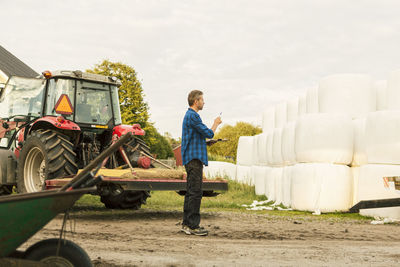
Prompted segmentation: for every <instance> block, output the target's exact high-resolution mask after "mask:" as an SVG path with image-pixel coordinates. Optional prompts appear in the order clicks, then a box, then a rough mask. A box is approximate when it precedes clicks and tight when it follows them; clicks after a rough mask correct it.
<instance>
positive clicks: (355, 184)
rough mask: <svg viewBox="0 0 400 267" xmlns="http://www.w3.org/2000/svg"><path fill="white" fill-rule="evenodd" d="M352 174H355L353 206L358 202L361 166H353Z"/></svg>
mask: <svg viewBox="0 0 400 267" xmlns="http://www.w3.org/2000/svg"><path fill="white" fill-rule="evenodd" d="M351 174H352V175H353V203H352V205H351V206H354V205H355V204H357V203H358V202H359V201H360V200H359V199H358V182H359V180H360V167H351Z"/></svg>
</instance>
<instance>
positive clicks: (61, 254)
mask: <svg viewBox="0 0 400 267" xmlns="http://www.w3.org/2000/svg"><path fill="white" fill-rule="evenodd" d="M59 242H60V248H59V251H58V255H57V250H58V245H59ZM24 258H25V259H27V260H32V261H40V262H42V263H45V264H48V265H49V266H71V267H76V266H78V267H89V266H92V262H91V260H90V258H89V256H88V255H87V253H86V252H85V251H84V250H83V249H82V248H81V247H80V246H78V245H77V244H75V243H74V242H72V241H69V240H61V241H60V240H59V239H57V238H52V239H46V240H42V241H40V242H38V243H35V244H34V245H32V246H31V247H29V248H28V249H27V250H26V252H25V254H24Z"/></svg>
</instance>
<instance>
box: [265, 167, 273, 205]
mask: <svg viewBox="0 0 400 267" xmlns="http://www.w3.org/2000/svg"><path fill="white" fill-rule="evenodd" d="M273 169H274V168H269V169H267V171H266V176H265V177H266V179H265V196H266V197H267V198H268V200H269V201H275V176H274V173H273Z"/></svg>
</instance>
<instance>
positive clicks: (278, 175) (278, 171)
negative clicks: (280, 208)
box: [272, 167, 283, 205]
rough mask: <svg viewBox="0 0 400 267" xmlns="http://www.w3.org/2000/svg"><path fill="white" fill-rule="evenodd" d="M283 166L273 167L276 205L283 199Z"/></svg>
mask: <svg viewBox="0 0 400 267" xmlns="http://www.w3.org/2000/svg"><path fill="white" fill-rule="evenodd" d="M282 175H283V167H282V168H280V167H278V168H272V176H273V177H274V178H275V203H274V204H275V205H280V204H281V203H282V199H283V176H282Z"/></svg>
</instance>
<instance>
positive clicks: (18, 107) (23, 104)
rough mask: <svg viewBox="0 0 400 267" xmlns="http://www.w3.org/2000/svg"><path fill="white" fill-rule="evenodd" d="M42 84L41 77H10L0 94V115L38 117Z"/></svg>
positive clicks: (4, 116)
mask: <svg viewBox="0 0 400 267" xmlns="http://www.w3.org/2000/svg"><path fill="white" fill-rule="evenodd" d="M44 85H45V81H44V80H42V79H35V78H23V77H17V76H13V77H11V78H10V79H9V80H8V82H7V84H6V86H5V88H4V90H3V91H2V94H1V96H0V106H1V108H0V117H1V118H9V117H12V116H16V115H21V116H32V117H40V116H41V111H42V101H43V90H44Z"/></svg>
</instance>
